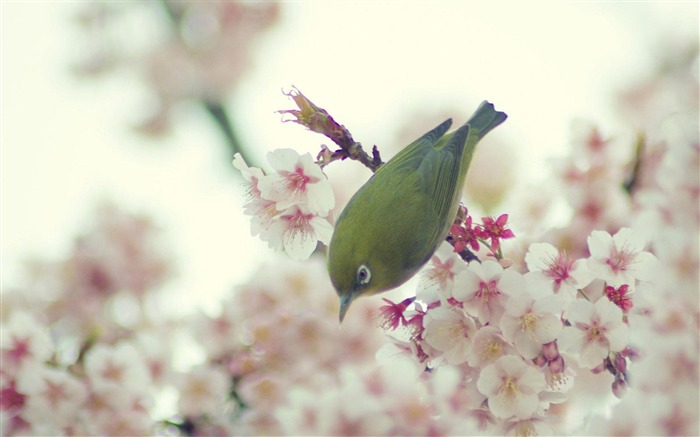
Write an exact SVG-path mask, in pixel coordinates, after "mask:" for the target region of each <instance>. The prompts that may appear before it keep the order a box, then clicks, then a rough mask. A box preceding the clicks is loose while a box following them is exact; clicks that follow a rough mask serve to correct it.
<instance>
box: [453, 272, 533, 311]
mask: <svg viewBox="0 0 700 437" xmlns="http://www.w3.org/2000/svg"><path fill="white" fill-rule="evenodd" d="M524 286H525V281H524V279H523V276H522V275H520V274H519V273H517V272H514V271H512V270H504V269H503V267H502V266H501V265H500V264H499V263H497V262H496V261H493V260H486V261H484V262H483V263H478V262H471V263H469V265H468V267H467V270H464V271H462V272H460V273H459V274H457V276H456V277H455V280H454V291H453V294H454V297H455V299H457V300H458V301H460V302H464V309H465V311H466V312H467V313H468V314H470V315H472V316H475V317H477V318H478V319H479V321H480V322H481V323H491V324H496V323H498V321H499V320H500V319H501V316H502V315H503V308H504V304H505V301H506V300H507V298H508V295H509V294H516V293H518V292H521V291H523V289H524Z"/></svg>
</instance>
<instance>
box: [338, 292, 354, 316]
mask: <svg viewBox="0 0 700 437" xmlns="http://www.w3.org/2000/svg"><path fill="white" fill-rule="evenodd" d="M354 297H355V293H347V294H344V295H343V296H342V297H341V298H340V323H343V319H344V318H345V313H347V312H348V308H350V304H351V303H352V300H353V298H354Z"/></svg>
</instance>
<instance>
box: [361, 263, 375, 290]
mask: <svg viewBox="0 0 700 437" xmlns="http://www.w3.org/2000/svg"><path fill="white" fill-rule="evenodd" d="M370 279H372V273H371V272H370V271H369V268H368V267H367V266H366V265H364V264H363V265H361V266H360V267H359V268H358V269H357V283H358V284H361V285H365V284H368V283H369V280H370Z"/></svg>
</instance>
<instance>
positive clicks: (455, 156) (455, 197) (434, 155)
mask: <svg viewBox="0 0 700 437" xmlns="http://www.w3.org/2000/svg"><path fill="white" fill-rule="evenodd" d="M468 135H469V125H464V126H462V127H460V128H459V129H457V130H456V131H455V132H454V133H453V134H451V137H450V138H449V139H448V141H447V143H446V144H445V145H444V146H442V147H441V148H440V149H439V150H437V149H433V150H432V151H431V152H430V153H428V154H427V155H426V156H425V159H424V160H423V162H422V164H421V166H420V167H419V169H418V173H419V174H420V175H421V179H422V186H423V190H424V192H425V193H426V194H427V195H428V197H429V198H430V199H431V205H432V209H433V211H434V213H435V214H436V215H437V217H440V218H441V219H442V220H441V222H444V223H441V224H443V226H436V229H433V230H432V233H433V238H434V239H435V244H436V245H437V244H439V241H440V240H441V239H443V238H444V237H445V235H444V234H445V233H446V231H447V229H449V227H450V225H451V224H452V220H453V219H454V217H450V215H454V214H456V207H457V205H458V201H459V196H460V194H461V192H462V187H461V186H459V185H460V184H459V181H460V179H461V178H460V174H461V171H462V168H461V164H462V154H463V153H464V146H465V143H466V141H467V136H468Z"/></svg>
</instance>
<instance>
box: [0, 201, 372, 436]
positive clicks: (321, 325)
mask: <svg viewBox="0 0 700 437" xmlns="http://www.w3.org/2000/svg"><path fill="white" fill-rule="evenodd" d="M105 212H109V214H105ZM138 229H143V231H142V232H136V231H137V230H138ZM117 236H118V237H117ZM159 239H160V236H159V235H158V233H157V232H156V228H155V225H153V224H152V223H151V222H150V221H149V220H147V219H146V218H145V217H144V216H142V215H133V214H129V213H126V212H123V211H121V210H119V209H117V208H116V207H114V206H113V205H111V204H107V205H104V206H102V207H100V208H99V209H98V211H97V214H96V225H94V226H92V229H90V230H89V231H88V232H85V233H83V234H81V236H80V238H78V239H77V241H78V242H79V243H80V244H77V245H76V250H75V253H74V252H73V251H71V252H69V253H68V254H67V256H66V258H65V259H63V260H59V261H53V262H48V261H43V260H36V261H34V263H33V266H37V265H40V264H49V265H52V266H56V268H52V269H38V268H36V267H34V268H33V269H32V270H30V271H29V273H30V275H28V279H29V281H28V282H27V283H26V284H24V285H23V286H20V287H17V288H15V289H12V290H8V291H5V292H4V293H3V307H2V309H3V317H2V324H1V326H0V333H1V336H0V353H1V354H2V355H1V361H2V368H1V370H0V398H1V399H2V402H1V403H0V424H1V425H2V427H1V428H0V431H1V433H2V435H154V434H169V435H173V434H182V435H238V434H260V433H267V434H280V433H282V432H283V431H282V429H283V427H282V425H281V424H280V418H278V416H277V413H276V411H277V407H278V406H282V405H283V404H284V402H285V400H286V393H287V392H288V391H290V390H292V389H294V390H301V389H302V388H307V389H309V390H312V391H319V390H321V389H322V388H323V387H324V385H332V384H333V383H334V382H333V381H334V378H335V371H336V370H337V369H339V368H341V367H343V366H349V367H352V368H353V369H354V371H355V372H359V371H360V370H362V371H364V369H368V368H371V367H373V364H374V354H375V352H376V350H377V349H379V348H380V347H381V345H382V344H383V335H382V332H381V330H378V329H368V327H372V326H374V324H375V315H376V313H377V308H376V306H375V302H372V301H370V300H366V301H364V302H361V303H358V307H357V314H358V317H356V318H353V320H351V321H350V320H349V321H347V323H346V324H345V325H343V330H339V329H338V327H337V318H336V317H335V315H336V313H337V303H336V297H335V295H334V293H333V289H332V286H331V284H330V281H329V280H328V279H327V276H326V274H325V266H324V263H323V262H322V261H321V260H320V259H319V258H318V257H314V258H312V259H311V260H307V261H306V262H304V263H298V262H292V261H289V260H288V259H285V258H286V257H285V258H282V259H279V260H276V261H274V262H271V263H270V264H268V265H264V266H261V268H260V270H259V271H257V272H254V274H252V276H251V279H250V280H249V281H247V282H245V283H243V284H241V285H240V286H239V287H237V288H236V290H235V292H234V293H231V295H230V297H229V298H228V299H226V300H225V301H224V302H222V303H221V307H220V309H219V311H218V312H217V311H214V312H212V313H207V312H204V311H202V310H198V311H193V312H191V313H187V314H185V315H184V316H183V315H181V314H169V313H168V312H167V311H164V310H162V309H160V308H162V307H163V306H164V305H163V304H164V300H171V299H173V298H175V296H172V295H170V294H168V293H163V292H159V285H160V284H161V283H162V282H163V281H165V280H167V279H168V274H170V273H171V272H172V271H173V269H172V267H170V266H169V263H168V262H167V258H166V257H165V256H164V252H161V251H154V250H153V248H152V247H151V244H152V243H153V241H156V240H159ZM83 246H89V247H91V248H92V250H91V251H90V252H84V251H81V250H77V248H82V247H83ZM126 247H128V248H129V250H128V251H127V250H125V249H124V248H126ZM125 253H126V254H128V256H126V255H125ZM107 254H108V255H107ZM146 254H148V256H146ZM76 258H78V259H79V260H80V262H79V263H77V262H76V260H75V259H76ZM88 260H89V261H90V262H87V261H88ZM58 266H60V267H61V268H58ZM88 266H89V267H90V268H88ZM150 266H168V268H163V269H154V268H152V267H150ZM68 267H70V268H68ZM117 267H119V268H121V269H122V270H120V271H118V272H116V271H115V272H114V273H115V274H116V279H119V280H120V281H122V282H118V283H117V284H115V285H113V286H110V287H107V286H106V285H105V284H106V283H108V281H106V280H101V281H92V282H89V281H88V282H76V277H80V278H83V277H84V275H88V274H89V273H91V272H95V271H99V272H103V271H107V270H109V269H116V268H117ZM66 271H68V272H70V273H71V274H70V275H66V274H62V273H63V272H66ZM109 271H110V272H112V271H113V270H109ZM59 273H60V274H59ZM77 273H81V275H77ZM74 275H77V276H74ZM101 276H105V277H109V278H110V279H114V278H111V277H110V276H109V275H107V274H106V273H105V274H104V275H101ZM135 277H138V278H139V281H136V280H135V279H133V278H135ZM324 278H325V279H324ZM116 279H115V280H116ZM109 283H110V284H112V282H109ZM77 284H82V285H81V286H82V288H78V287H77ZM143 284H145V286H146V288H145V289H144V288H142V287H137V286H136V285H143ZM127 287H128V288H127ZM45 289H51V290H52V291H53V293H54V294H52V295H51V296H49V297H47V296H46V290H45ZM71 292H75V296H72V295H71ZM52 299H53V300H52ZM78 299H79V300H78ZM80 300H82V301H84V302H85V303H86V304H88V303H91V302H96V303H94V304H91V305H90V306H88V307H85V308H83V307H82V306H81V301H80ZM59 303H60V305H59ZM127 322H128V323H127ZM47 412H51V413H50V414H47ZM282 416H283V414H282ZM280 417H281V416H280Z"/></svg>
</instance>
